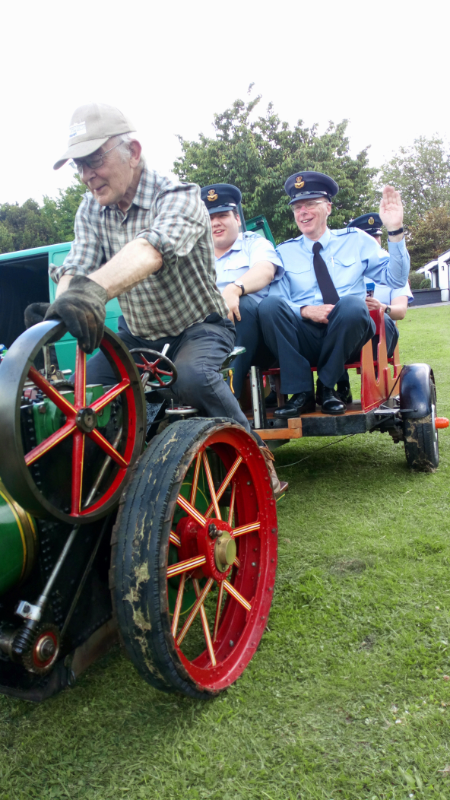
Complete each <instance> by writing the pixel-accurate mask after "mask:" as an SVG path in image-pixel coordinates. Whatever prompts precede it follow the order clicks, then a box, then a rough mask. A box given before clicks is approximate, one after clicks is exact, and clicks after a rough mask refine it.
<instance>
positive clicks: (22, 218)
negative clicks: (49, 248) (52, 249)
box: [0, 199, 54, 252]
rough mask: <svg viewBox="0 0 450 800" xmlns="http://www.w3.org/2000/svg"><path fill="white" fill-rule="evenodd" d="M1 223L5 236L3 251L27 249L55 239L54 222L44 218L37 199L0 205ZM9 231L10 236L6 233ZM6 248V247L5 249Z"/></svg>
mask: <svg viewBox="0 0 450 800" xmlns="http://www.w3.org/2000/svg"><path fill="white" fill-rule="evenodd" d="M0 225H1V226H2V230H3V236H2V240H1V245H2V252H8V251H9V250H11V249H12V250H27V249H28V248H30V247H40V246H41V245H46V244H49V242H52V241H54V239H53V238H52V235H53V232H54V228H53V225H52V222H51V221H50V220H48V219H44V217H43V215H42V210H41V208H40V207H39V205H38V203H36V201H35V200H31V199H29V200H26V201H25V203H23V205H21V206H19V204H18V203H13V204H10V203H4V204H3V205H1V206H0ZM6 231H7V232H9V236H7V235H6ZM5 248H6V249H5Z"/></svg>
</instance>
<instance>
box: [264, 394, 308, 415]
mask: <svg viewBox="0 0 450 800" xmlns="http://www.w3.org/2000/svg"><path fill="white" fill-rule="evenodd" d="M315 410H316V401H315V400H314V392H298V394H293V395H292V397H291V399H290V400H288V402H287V403H286V405H285V406H283V407H282V408H276V409H275V411H274V412H273V415H274V417H277V418H278V419H290V418H291V417H300V416H301V414H310V413H311V412H312V411H315Z"/></svg>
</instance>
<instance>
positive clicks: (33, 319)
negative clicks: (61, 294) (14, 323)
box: [24, 303, 50, 328]
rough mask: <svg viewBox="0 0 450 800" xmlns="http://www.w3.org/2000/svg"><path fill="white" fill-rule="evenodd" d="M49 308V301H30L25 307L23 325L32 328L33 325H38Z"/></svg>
mask: <svg viewBox="0 0 450 800" xmlns="http://www.w3.org/2000/svg"><path fill="white" fill-rule="evenodd" d="M49 308H50V303H31V304H30V305H29V306H27V307H26V309H25V314H24V317H25V327H26V328H32V327H33V325H38V324H39V322H43V321H44V319H45V315H46V313H47V311H48V309H49Z"/></svg>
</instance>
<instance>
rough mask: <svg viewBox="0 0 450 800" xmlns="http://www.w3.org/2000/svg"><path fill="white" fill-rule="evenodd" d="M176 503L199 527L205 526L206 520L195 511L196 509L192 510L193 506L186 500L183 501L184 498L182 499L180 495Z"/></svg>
mask: <svg viewBox="0 0 450 800" xmlns="http://www.w3.org/2000/svg"><path fill="white" fill-rule="evenodd" d="M177 503H178V505H179V506H180V508H182V509H183V511H186V513H187V514H189V516H190V517H192V519H195V521H196V522H198V524H199V525H206V519H205V517H204V516H203V514H200V511H197V509H196V508H194V506H191V504H190V503H189V502H188V501H187V500H185V498H184V497H182V496H181V494H179V495H178V497H177Z"/></svg>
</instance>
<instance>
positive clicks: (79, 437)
mask: <svg viewBox="0 0 450 800" xmlns="http://www.w3.org/2000/svg"><path fill="white" fill-rule="evenodd" d="M84 439H85V436H84V433H82V432H81V431H79V430H76V431H75V433H74V435H73V448H72V507H71V510H70V513H71V514H72V515H73V516H78V515H79V513H80V511H81V493H82V491H83V467H84Z"/></svg>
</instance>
